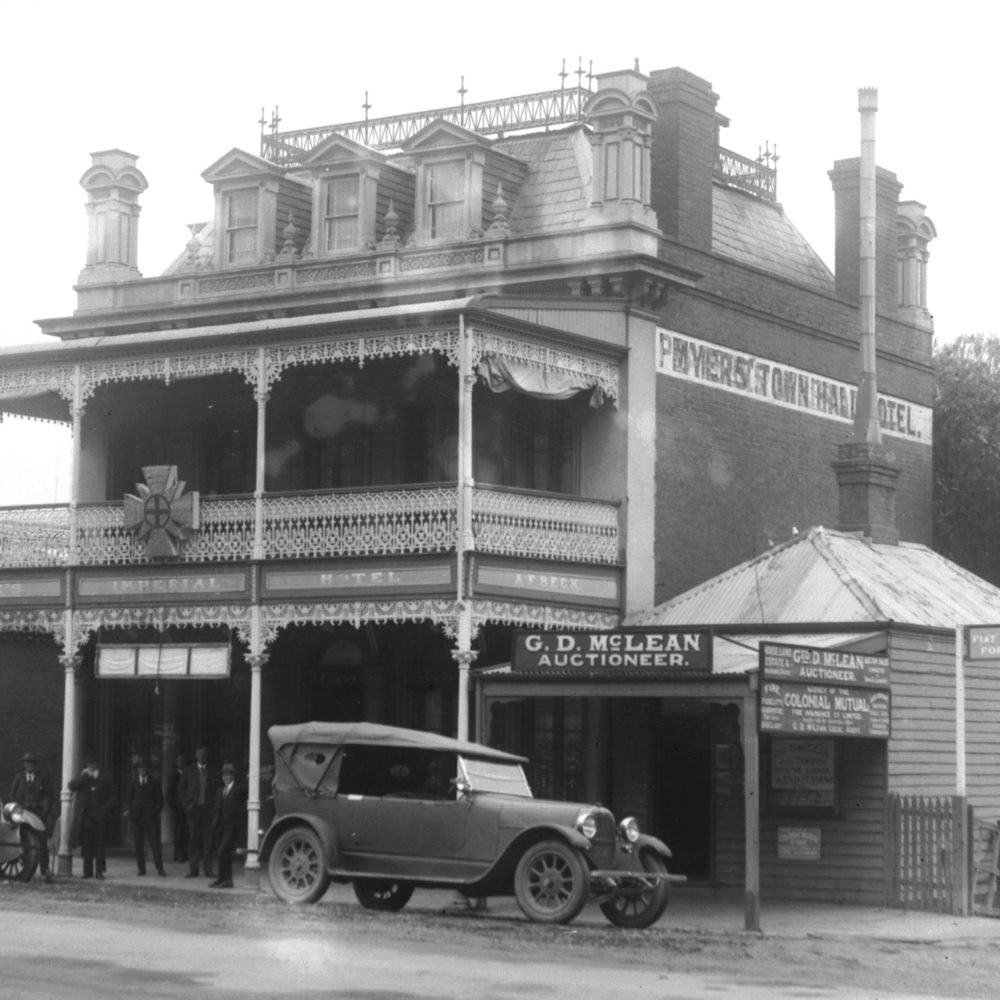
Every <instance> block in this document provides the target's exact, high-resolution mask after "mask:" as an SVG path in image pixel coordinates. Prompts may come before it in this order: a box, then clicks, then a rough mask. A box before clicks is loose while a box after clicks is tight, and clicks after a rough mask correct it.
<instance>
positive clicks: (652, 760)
mask: <svg viewBox="0 0 1000 1000" xmlns="http://www.w3.org/2000/svg"><path fill="white" fill-rule="evenodd" d="M768 631H769V632H770V635H761V634H760V630H759V626H758V627H756V628H754V629H750V628H748V627H733V626H727V627H726V628H724V629H722V628H714V627H694V628H655V629H654V628H648V627H647V628H641V627H637V628H632V629H618V630H614V631H607V632H585V631H580V632H568V631H555V630H531V631H527V630H524V631H517V632H516V633H515V635H514V640H513V644H512V651H511V652H512V655H511V662H510V664H509V665H508V666H506V667H492V668H484V669H482V670H480V671H476V672H475V673H476V681H475V686H476V691H477V696H478V699H479V710H478V711H477V719H478V720H479V722H480V725H481V728H480V731H479V733H478V737H479V738H480V739H482V740H484V741H486V742H489V741H490V740H491V739H492V738H501V737H503V736H505V735H506V732H507V730H506V729H505V725H506V724H507V723H506V719H507V715H508V713H509V710H510V706H511V705H512V704H514V703H516V702H517V701H519V700H523V699H528V700H531V699H536V700H539V701H545V700H548V701H549V702H553V703H554V702H559V701H560V699H564V700H565V701H564V704H567V705H568V703H569V701H570V700H572V699H579V700H580V702H581V704H582V706H583V708H582V714H583V717H584V719H585V722H584V732H583V733H582V746H583V747H584V748H585V752H584V758H583V760H582V761H581V770H582V771H583V773H584V778H583V787H584V789H586V790H588V791H590V790H591V789H589V787H588V785H587V782H588V781H593V782H594V784H595V789H596V788H597V787H599V782H598V781H597V780H596V779H595V778H594V776H593V774H592V771H593V770H594V769H598V770H599V768H600V762H599V761H598V754H597V752H596V751H594V750H593V748H594V747H595V746H598V745H600V746H604V747H610V748H611V754H612V757H613V763H612V765H611V768H612V771H613V772H614V773H615V774H616V775H625V774H630V775H632V776H633V777H634V779H635V782H636V783H637V784H636V792H635V797H634V798H632V799H631V802H632V803H633V805H631V806H630V808H632V809H633V810H634V811H636V812H637V813H638V814H639V815H641V816H642V818H641V819H640V822H647V823H648V824H649V825H650V826H651V828H652V829H654V830H655V831H656V832H657V834H658V835H663V836H664V837H665V839H666V840H667V842H668V843H671V846H672V847H673V846H674V844H673V843H672V840H673V839H676V838H677V837H678V836H679V833H678V831H679V830H681V829H683V828H684V827H685V826H690V827H693V828H696V829H698V830H699V831H700V835H701V836H703V837H704V838H705V840H706V841H707V842H708V846H707V854H708V856H709V858H710V863H709V865H708V867H707V868H706V869H705V870H704V871H702V872H701V874H698V873H697V872H695V875H694V879H693V881H695V882H697V881H698V880H699V879H700V878H707V880H708V881H709V882H712V883H716V884H739V883H743V884H744V887H745V889H746V892H747V918H746V923H747V927H748V928H754V927H756V926H757V924H758V921H759V916H758V912H757V911H758V906H759V899H760V894H761V892H762V891H763V893H764V895H765V897H766V896H768V895H771V896H774V897H775V898H777V897H788V896H789V895H791V896H795V895H803V894H804V895H805V896H807V897H813V898H816V899H831V900H832V899H844V900H846V899H849V898H850V899H853V898H855V896H856V894H857V893H858V892H860V891H861V890H859V889H857V888H856V883H857V882H858V880H859V878H860V879H861V881H863V882H864V884H865V885H867V886H868V887H869V889H870V890H871V891H873V892H875V893H876V895H877V897H878V898H873V899H872V900H871V901H872V902H881V901H882V894H881V890H880V889H879V886H880V885H881V877H882V866H883V863H884V862H883V838H884V811H885V804H886V799H885V789H886V780H887V748H888V743H889V739H890V738H891V732H892V725H891V691H890V688H889V680H890V670H889V657H888V656H886V655H880V654H878V655H877V654H872V653H869V652H860V651H855V650H851V649H844V648H842V647H843V645H847V644H848V643H851V644H858V642H860V644H861V645H862V646H863V647H864V648H865V649H869V648H873V645H874V648H879V647H880V646H881V645H882V643H883V642H884V632H882V631H881V630H878V632H877V633H876V634H875V635H871V636H866V637H863V638H862V639H861V640H860V641H859V640H858V634H857V631H858V627H857V625H856V624H855V625H854V626H853V630H852V631H853V634H848V633H846V632H844V633H843V634H842V635H840V634H838V632H837V630H836V629H829V627H824V630H823V632H824V635H823V636H822V638H821V637H820V635H818V634H817V636H816V639H817V640H819V641H822V642H827V643H830V645H831V646H837V647H841V648H826V647H824V646H806V645H801V644H799V643H798V642H789V643H785V642H780V641H770V640H780V638H781V634H780V633H781V632H782V629H781V628H780V627H776V626H771V628H770V629H769V630H768ZM775 633H779V634H775ZM789 638H793V636H792V635H789ZM794 638H797V639H801V638H806V639H808V638H809V632H808V631H803V630H802V629H801V628H799V629H796V633H795V636H794ZM734 657H735V659H734ZM737 660H738V661H739V665H738V666H737ZM699 718H710V719H711V720H712V724H711V725H710V726H709V727H708V729H707V732H708V734H709V740H710V744H709V747H708V748H707V753H706V755H705V757H704V758H702V757H700V756H699V754H698V751H697V747H696V745H695V744H694V743H693V742H692V736H691V733H692V729H691V727H690V723H691V721H692V720H696V719H699ZM640 720H642V721H640ZM721 722H726V723H728V726H729V727H730V728H729V729H728V731H727V730H726V729H725V728H724V727H723V726H722V725H720V723H721ZM648 726H651V727H653V729H654V730H655V729H657V728H658V729H660V730H662V732H660V733H659V734H658V735H657V734H656V733H654V734H653V735H651V734H650V733H649V732H647V731H646V729H645V727H648ZM658 741H659V742H658ZM664 743H666V744H671V745H674V744H675V745H676V746H675V749H676V747H680V750H681V751H682V752H681V753H680V755H679V756H676V757H670V758H668V757H662V755H661V756H657V753H658V751H657V750H656V747H657V746H661V745H663V744H664ZM678 771H680V772H682V773H685V781H687V782H688V784H689V785H690V786H691V787H690V788H689V794H688V796H687V797H685V796H683V795H678V794H676V791H675V789H674V784H675V782H676V781H677V772H678ZM621 780H623V779H622V778H621V777H619V778H618V781H619V782H620V781H621ZM691 782H694V783H695V785H697V786H698V787H697V788H696V787H695V785H691ZM640 785H641V786H644V787H646V788H647V789H648V795H649V802H650V803H651V804H650V806H649V809H648V812H647V813H646V814H645V815H643V814H642V812H641V810H642V808H643V807H642V804H641V802H642V796H641V795H640V793H639V792H638V787H639V786H640ZM668 788H669V789H670V790H669V791H664V789H668ZM698 796H701V797H703V799H704V801H705V802H706V803H708V805H707V807H706V808H707V810H708V814H709V816H710V818H709V820H708V822H707V823H706V824H705V825H704V826H701V825H700V824H699V820H698V818H697V816H696V815H695V814H694V813H693V812H692V809H693V808H694V805H693V801H694V799H695V798H697V797H698ZM661 798H662V799H663V800H664V801H665V802H667V801H669V806H670V808H669V809H668V810H666V812H657V809H656V802H657V801H659V799H661ZM670 813H673V814H674V818H673V821H672V820H671V819H670V816H669V814H670ZM674 821H675V822H674ZM661 826H662V827H663V828H662V829H661V828H660V827H661ZM689 860H690V859H688V861H689ZM675 865H676V868H677V871H678V872H681V873H684V874H688V875H689V878H690V877H691V876H690V873H689V869H686V867H685V855H684V852H683V850H677V849H675ZM873 867H876V868H877V869H878V870H877V875H876V873H875V872H869V869H872V868H873ZM864 872H869V875H868V876H865V875H862V874H860V873H864ZM810 886H811V887H812V888H811V889H810V888H809V887H810Z"/></svg>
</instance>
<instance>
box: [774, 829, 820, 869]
mask: <svg viewBox="0 0 1000 1000" xmlns="http://www.w3.org/2000/svg"><path fill="white" fill-rule="evenodd" d="M822 856H823V831H822V830H820V829H819V827H807V826H779V827H778V857H779V858H780V859H781V860H782V861H819V860H820V859H821V858H822Z"/></svg>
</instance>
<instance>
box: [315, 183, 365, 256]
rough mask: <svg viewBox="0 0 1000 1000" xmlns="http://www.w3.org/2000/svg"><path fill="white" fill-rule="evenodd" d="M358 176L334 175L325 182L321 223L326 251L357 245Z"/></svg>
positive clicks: (346, 248)
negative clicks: (324, 198)
mask: <svg viewBox="0 0 1000 1000" xmlns="http://www.w3.org/2000/svg"><path fill="white" fill-rule="evenodd" d="M358 206H359V198H358V178H357V177H335V178H333V179H332V180H330V181H327V184H326V200H325V203H324V209H323V220H324V221H323V225H324V231H325V244H326V250H327V252H328V253H329V252H332V251H334V250H348V249H351V248H352V247H356V246H357V245H358Z"/></svg>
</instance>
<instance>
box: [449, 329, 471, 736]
mask: <svg viewBox="0 0 1000 1000" xmlns="http://www.w3.org/2000/svg"><path fill="white" fill-rule="evenodd" d="M475 381H476V373H475V372H474V371H473V370H472V331H471V330H470V329H468V328H467V327H466V325H465V316H464V314H459V317H458V496H457V498H456V500H457V508H458V510H457V513H458V525H457V528H458V537H457V539H456V542H455V558H456V559H457V561H458V565H457V573H456V580H457V589H456V594H455V615H456V619H457V620H456V626H457V633H458V635H457V646H458V648H457V649H455V650H453V651H452V654H451V655H452V658H453V659H454V660H455V662H456V663H457V664H458V719H457V727H456V735H457V736H458V738H459V739H460V740H467V739H469V668H470V666H471V665H472V663H473V662H474V661H475V659H476V655H477V654H476V653H475V652H473V650H472V609H471V608H470V607H469V604H468V601H467V600H466V594H467V593H468V592H469V590H470V587H469V584H468V582H467V580H466V573H467V572H468V567H469V560H470V557H471V556H472V554H473V552H474V551H475V547H476V543H475V538H474V537H473V533H472V492H473V488H474V487H475V481H474V479H473V476H472V387H473V386H474V385H475Z"/></svg>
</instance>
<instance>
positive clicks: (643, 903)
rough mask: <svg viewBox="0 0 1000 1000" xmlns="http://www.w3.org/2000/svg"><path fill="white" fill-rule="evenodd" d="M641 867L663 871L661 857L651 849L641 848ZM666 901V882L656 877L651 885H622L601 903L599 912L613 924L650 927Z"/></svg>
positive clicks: (665, 906)
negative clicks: (616, 892)
mask: <svg viewBox="0 0 1000 1000" xmlns="http://www.w3.org/2000/svg"><path fill="white" fill-rule="evenodd" d="M639 861H640V863H641V864H642V868H643V871H647V872H650V873H651V874H656V875H666V874H667V866H666V864H665V863H664V861H663V859H662V858H661V857H660V856H659V855H658V854H654V853H653V852H652V851H643V852H642V855H641V856H640V858H639ZM669 901H670V883H669V882H667V881H666V880H665V879H658V880H657V882H656V884H655V885H654V886H649V885H645V886H643V885H636V886H635V887H634V888H626V889H625V890H623V891H622V892H621V894H620V895H618V896H616V897H615V898H614V899H609V900H608V901H607V902H606V903H601V912H602V913H603V914H604V915H605V916H606V917H607V918H608V920H610V921H611V923H613V924H614V925H615V926H616V927H637V928H641V927H650V926H652V925H653V924H655V923H656V921H657V920H659V919H660V917H662V916H663V911H664V910H665V909H666V908H667V903H668V902H669Z"/></svg>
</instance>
